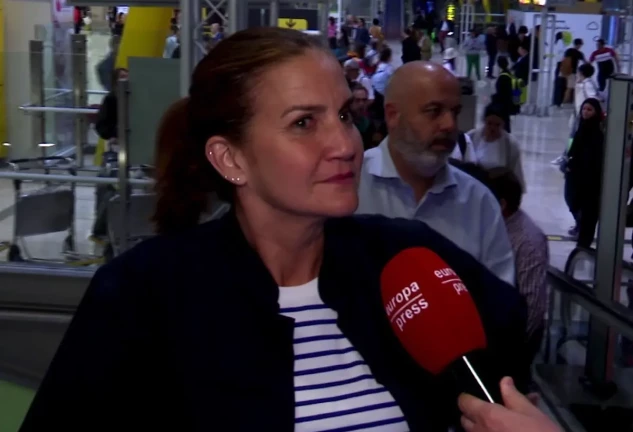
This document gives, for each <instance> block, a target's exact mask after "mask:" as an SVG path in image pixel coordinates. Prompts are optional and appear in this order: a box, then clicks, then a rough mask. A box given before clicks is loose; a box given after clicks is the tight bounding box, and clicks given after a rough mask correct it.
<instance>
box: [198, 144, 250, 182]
mask: <svg viewBox="0 0 633 432" xmlns="http://www.w3.org/2000/svg"><path fill="white" fill-rule="evenodd" d="M205 152H206V157H207V160H208V161H209V162H210V163H211V165H213V168H215V170H216V171H217V172H218V173H219V174H220V175H221V176H222V177H224V178H225V179H226V180H227V181H229V182H231V183H233V184H235V185H238V186H240V185H243V184H245V183H246V172H245V170H244V169H243V167H242V166H241V164H240V163H239V162H238V157H237V154H236V153H237V152H236V150H235V147H233V146H232V145H231V144H230V143H229V141H228V140H227V139H225V138H223V137H219V136H217V137H211V138H209V139H208V140H207V144H206V146H205Z"/></svg>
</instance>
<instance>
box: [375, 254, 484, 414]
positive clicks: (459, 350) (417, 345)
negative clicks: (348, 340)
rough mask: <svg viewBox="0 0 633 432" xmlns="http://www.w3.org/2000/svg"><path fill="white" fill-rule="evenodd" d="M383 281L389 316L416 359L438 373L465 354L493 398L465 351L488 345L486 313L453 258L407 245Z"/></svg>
mask: <svg viewBox="0 0 633 432" xmlns="http://www.w3.org/2000/svg"><path fill="white" fill-rule="evenodd" d="M380 283H381V291H382V300H383V304H384V306H385V311H386V312H387V318H388V319H389V322H390V323H391V327H392V328H393V331H394V333H395V334H396V336H397V337H398V339H400V342H401V343H402V345H403V346H404V348H405V349H406V350H407V352H408V353H409V354H410V355H411V356H412V357H413V359H414V360H415V361H416V362H418V363H419V364H420V365H421V366H422V367H423V368H424V369H426V370H427V371H429V372H431V373H432V374H436V375H437V374H440V373H442V372H444V370H446V369H447V368H448V366H450V365H451V364H453V363H454V362H455V361H456V360H460V359H461V361H463V362H464V364H465V365H466V367H467V368H468V370H469V372H470V374H471V375H472V376H473V377H474V378H475V380H476V381H477V384H478V386H479V388H480V389H481V390H482V391H483V393H484V395H485V397H486V398H487V399H488V400H489V401H490V402H493V403H494V401H493V399H492V396H491V395H490V392H488V390H487V389H486V387H485V386H484V384H483V382H482V380H481V379H480V377H479V375H478V374H477V372H476V371H475V369H474V368H473V366H472V364H471V363H470V361H469V360H468V358H467V357H466V354H468V353H471V352H473V351H477V350H483V349H485V348H486V346H487V343H486V334H485V332H484V328H483V325H482V323H481V318H480V317H479V312H478V311H477V308H476V306H475V303H474V302H473V299H472V297H471V296H470V293H469V292H468V289H467V288H466V285H464V283H463V282H462V280H461V279H460V278H459V276H457V274H456V273H455V272H454V271H453V270H452V269H451V268H450V267H449V266H448V264H446V263H445V262H444V260H442V259H441V258H440V257H439V256H438V255H437V254H436V253H435V252H432V251H431V250H429V249H426V248H422V247H416V248H409V249H405V250H403V251H402V252H400V253H398V254H397V255H396V256H395V257H393V258H392V259H391V260H390V261H389V262H388V263H387V265H386V266H385V268H384V269H383V271H382V274H381V276H380Z"/></svg>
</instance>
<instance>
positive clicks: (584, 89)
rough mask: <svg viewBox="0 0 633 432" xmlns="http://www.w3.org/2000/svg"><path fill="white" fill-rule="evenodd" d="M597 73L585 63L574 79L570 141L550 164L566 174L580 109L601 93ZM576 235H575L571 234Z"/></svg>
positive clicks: (573, 228) (569, 124)
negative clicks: (596, 79)
mask: <svg viewBox="0 0 633 432" xmlns="http://www.w3.org/2000/svg"><path fill="white" fill-rule="evenodd" d="M594 72H595V69H594V67H593V66H591V64H589V63H585V64H582V65H580V66H579V67H578V73H577V74H576V77H575V79H574V83H575V84H574V91H573V96H574V101H573V102H574V105H573V107H574V109H573V111H572V113H571V115H570V116H569V121H568V125H567V126H568V127H569V139H568V140H567V141H566V142H565V148H564V150H563V153H562V154H561V156H559V157H557V158H556V159H554V160H552V161H551V162H550V163H551V164H553V165H559V167H560V168H561V171H563V172H565V164H566V162H567V156H566V154H567V151H568V150H569V146H570V145H571V143H572V140H573V139H574V136H575V135H576V130H577V128H578V121H579V120H580V108H581V107H582V104H583V103H584V101H585V100H587V99H590V98H595V99H599V98H600V95H599V93H600V92H599V91H598V88H597V86H596V84H595V83H594V81H593V79H592V77H593V74H594ZM576 227H577V224H576V225H574V227H572V228H571V229H570V233H574V232H575V231H576ZM571 235H575V234H571Z"/></svg>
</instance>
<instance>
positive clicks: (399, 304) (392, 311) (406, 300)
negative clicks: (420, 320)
mask: <svg viewBox="0 0 633 432" xmlns="http://www.w3.org/2000/svg"><path fill="white" fill-rule="evenodd" d="M428 307H429V302H427V301H426V299H425V298H424V295H423V294H422V291H420V286H419V285H418V283H417V282H411V283H410V284H409V285H408V286H405V287H404V288H402V289H401V290H400V291H399V292H398V293H396V295H394V296H393V297H391V299H390V300H389V302H388V303H387V304H386V305H385V311H387V318H389V322H390V323H391V324H392V325H393V324H396V325H397V326H398V329H400V331H402V330H403V329H404V326H405V324H406V323H407V322H408V321H409V320H412V319H413V318H415V317H416V316H418V315H420V313H422V311H423V310H424V309H427V308H428Z"/></svg>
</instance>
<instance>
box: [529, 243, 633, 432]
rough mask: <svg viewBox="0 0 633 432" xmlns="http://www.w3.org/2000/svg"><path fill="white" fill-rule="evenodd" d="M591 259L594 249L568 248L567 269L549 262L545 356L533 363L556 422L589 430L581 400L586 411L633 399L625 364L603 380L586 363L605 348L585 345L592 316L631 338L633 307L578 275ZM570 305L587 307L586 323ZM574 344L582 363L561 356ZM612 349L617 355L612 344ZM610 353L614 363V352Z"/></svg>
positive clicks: (571, 428)
mask: <svg viewBox="0 0 633 432" xmlns="http://www.w3.org/2000/svg"><path fill="white" fill-rule="evenodd" d="M587 261H589V262H594V263H595V262H596V251H595V250H593V249H584V248H577V249H575V250H573V251H572V252H571V253H570V255H569V257H568V259H567V262H566V265H565V271H564V272H563V271H560V270H558V269H556V268H553V267H550V269H549V271H548V277H547V279H548V285H549V287H550V303H549V310H548V322H547V323H546V335H545V343H546V345H545V351H544V357H545V358H544V361H545V362H544V363H543V364H536V365H535V372H536V374H535V378H534V379H535V381H536V383H537V384H538V385H539V387H540V390H541V393H542V395H543V400H544V401H545V402H546V404H547V405H548V406H549V408H550V410H551V411H552V413H553V414H554V415H555V417H556V419H557V420H558V422H559V423H560V424H561V425H562V426H563V427H564V429H565V430H566V431H570V432H571V431H573V432H583V431H585V430H586V429H585V426H584V425H583V422H584V420H583V421H581V419H580V417H577V414H578V409H579V408H578V407H579V406H583V407H584V408H582V409H584V410H587V411H588V410H593V409H594V408H595V411H597V412H602V411H601V410H604V409H607V408H608V407H610V406H614V407H620V406H622V404H623V403H624V406H631V405H632V404H633V401H630V400H629V399H631V395H630V394H629V393H628V391H629V390H628V389H627V388H626V387H627V386H626V382H627V381H629V380H630V378H628V375H627V374H628V370H627V369H626V368H619V369H615V368H614V369H615V370H613V371H612V374H610V375H609V376H611V377H613V378H612V381H609V382H603V381H601V380H600V377H598V378H597V380H596V379H594V377H593V376H592V369H591V368H588V367H587V364H588V363H589V359H590V358H591V357H592V356H595V355H602V354H603V353H602V352H601V350H598V351H597V352H595V351H594V350H593V349H592V346H591V345H590V344H589V345H587V339H588V338H587V334H586V333H587V330H586V327H584V325H586V324H588V325H589V326H591V322H592V321H598V322H600V323H601V324H603V325H606V326H608V327H609V328H610V329H611V330H612V332H613V333H614V334H615V333H617V334H619V335H620V337H621V338H627V339H629V340H633V311H631V310H630V309H628V308H627V307H626V306H624V305H623V304H621V303H619V302H618V301H616V300H612V301H604V300H602V299H600V298H598V296H597V295H596V292H595V291H594V289H593V287H592V286H591V285H588V284H586V283H582V282H581V281H578V280H576V279H574V277H573V275H574V274H575V273H576V270H577V266H578V265H579V264H580V263H583V262H587ZM622 268H623V270H624V271H626V273H631V274H632V275H633V266H632V265H631V264H630V263H623V265H622ZM587 282H588V283H589V284H592V283H593V282H594V281H593V280H592V279H589V280H587ZM572 305H575V306H576V307H578V308H579V309H580V308H582V309H583V310H584V313H585V314H588V316H589V317H587V315H584V314H583V318H581V320H582V322H583V326H580V327H578V326H577V325H576V326H574V325H572V324H573V323H572V322H571V311H570V310H571V308H572ZM577 327H578V328H585V330H581V331H580V333H578V331H576V333H574V330H573V329H574V328H577ZM615 340H616V339H615V338H613V339H612V341H605V343H607V342H609V343H612V342H614V341H615ZM570 344H571V345H570ZM572 345H573V346H574V347H575V349H576V354H575V357H579V354H580V356H582V357H584V360H585V365H584V366H579V365H577V364H576V363H573V364H566V363H565V362H563V364H561V363H560V358H559V357H558V356H559V355H562V354H561V353H560V352H559V349H562V350H563V351H565V350H566V349H567V348H569V347H571V346H572ZM609 352H610V355H613V351H612V350H609ZM563 358H564V357H563ZM610 358H611V365H613V361H614V357H610ZM623 384H624V385H623ZM623 401H624V402H623ZM627 401H628V402H627ZM592 412H593V411H592ZM612 430H615V429H612Z"/></svg>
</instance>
